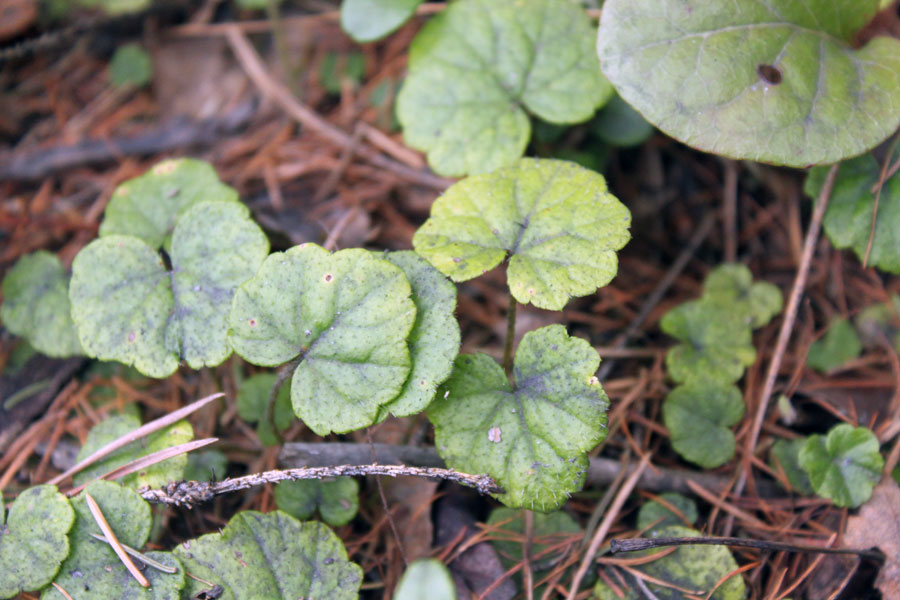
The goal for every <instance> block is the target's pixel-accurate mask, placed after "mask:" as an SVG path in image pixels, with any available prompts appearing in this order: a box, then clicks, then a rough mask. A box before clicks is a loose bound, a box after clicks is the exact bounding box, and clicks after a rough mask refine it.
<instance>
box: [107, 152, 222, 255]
mask: <svg viewBox="0 0 900 600" xmlns="http://www.w3.org/2000/svg"><path fill="white" fill-rule="evenodd" d="M205 201H215V202H237V201H238V195H237V192H235V191H234V190H233V189H231V188H230V187H228V186H227V185H224V184H223V183H222V182H221V181H219V178H218V176H217V175H216V171H215V169H213V168H212V166H211V165H210V164H209V163H205V162H203V161H200V160H195V159H192V158H180V159H175V160H164V161H162V162H161V163H159V164H157V165H156V166H154V167H153V168H152V169H150V170H149V171H148V172H147V173H145V174H143V175H141V176H140V177H135V178H134V179H129V180H128V181H126V182H125V183H123V184H121V185H120V186H119V187H117V188H116V190H115V191H114V192H113V195H112V198H110V201H109V205H108V206H107V207H106V213H105V214H104V217H103V223H101V224H100V236H101V237H102V236H106V235H113V234H125V235H133V236H135V237H139V238H141V239H142V240H144V241H145V242H147V243H148V244H150V245H151V246H153V248H159V247H161V246H162V245H163V244H164V243H165V244H166V246H168V243H169V238H170V236H171V235H172V231H173V230H174V229H175V224H176V222H177V220H178V218H179V217H180V216H181V215H182V214H184V213H185V212H186V211H187V210H188V209H189V208H191V207H192V206H193V205H194V204H197V203H198V202H205Z"/></svg>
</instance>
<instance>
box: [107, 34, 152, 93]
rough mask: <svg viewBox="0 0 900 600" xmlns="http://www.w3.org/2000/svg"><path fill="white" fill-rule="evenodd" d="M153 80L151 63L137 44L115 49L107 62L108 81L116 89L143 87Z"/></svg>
mask: <svg viewBox="0 0 900 600" xmlns="http://www.w3.org/2000/svg"><path fill="white" fill-rule="evenodd" d="M152 78H153V62H152V60H151V58H150V55H149V54H148V53H147V51H146V50H144V49H143V48H141V47H140V46H139V45H138V44H125V45H124V46H119V47H118V48H117V49H116V53H115V54H113V57H112V60H111V61H110V62H109V81H110V83H112V84H113V85H114V86H116V87H125V86H135V87H143V86H145V85H147V83H149V82H150V80H151V79H152Z"/></svg>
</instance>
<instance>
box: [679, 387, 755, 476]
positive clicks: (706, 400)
mask: <svg viewBox="0 0 900 600" xmlns="http://www.w3.org/2000/svg"><path fill="white" fill-rule="evenodd" d="M662 408H663V421H664V422H665V424H666V427H667V428H668V429H669V437H670V440H671V442H672V447H673V448H674V449H675V451H676V452H678V454H679V455H681V457H682V458H684V459H685V460H689V461H690V462H692V463H694V464H697V465H700V466H701V467H703V468H706V469H713V468H715V467H718V466H721V465H723V464H725V463H726V462H728V461H729V460H731V457H732V456H734V434H733V433H732V432H731V430H730V429H728V428H729V427H731V426H732V425H735V424H737V422H738V421H740V420H741V417H743V416H744V399H743V398H742V397H741V391H740V390H739V389H738V388H737V386H735V385H732V384H730V383H724V382H721V381H717V380H707V381H704V380H702V379H692V380H691V381H690V382H688V383H686V384H684V385H680V386H678V387H676V388H675V389H674V390H672V391H671V392H669V395H668V396H666V400H665V402H663V407H662Z"/></svg>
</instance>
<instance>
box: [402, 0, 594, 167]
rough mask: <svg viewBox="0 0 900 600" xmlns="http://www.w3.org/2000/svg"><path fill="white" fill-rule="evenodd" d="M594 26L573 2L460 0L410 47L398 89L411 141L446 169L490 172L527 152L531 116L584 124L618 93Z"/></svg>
mask: <svg viewBox="0 0 900 600" xmlns="http://www.w3.org/2000/svg"><path fill="white" fill-rule="evenodd" d="M594 32H595V29H594V26H593V25H592V24H591V22H590V20H589V19H588V17H587V15H585V14H584V10H583V9H582V8H581V7H580V6H579V5H578V4H577V3H574V2H560V1H559V0H531V1H529V2H521V1H519V0H459V1H457V2H454V3H452V4H450V5H449V6H448V8H447V9H446V10H444V11H443V12H441V13H440V14H439V15H436V16H434V17H433V18H432V19H431V20H430V21H429V22H428V23H427V24H426V25H425V27H423V28H422V30H421V31H420V32H419V34H418V35H417V36H416V38H415V39H414V40H413V42H412V45H411V46H410V53H409V75H408V77H407V79H406V82H405V83H404V84H403V88H402V89H401V90H400V93H399V94H398V96H397V117H398V119H399V120H400V123H401V125H402V126H403V136H404V139H405V140H406V143H407V144H409V145H410V146H412V147H413V148H416V149H419V150H422V151H424V152H427V153H428V163H429V164H430V165H431V167H432V169H434V170H435V172H437V173H440V174H441V175H446V176H462V175H466V174H469V173H487V172H490V171H493V170H495V169H497V168H499V167H503V166H506V165H509V164H511V163H513V162H515V161H516V159H518V158H519V157H521V156H522V153H523V152H524V151H525V146H526V145H527V144H528V139H529V137H530V136H531V124H530V121H529V118H528V114H529V113H530V114H533V115H535V116H537V117H540V118H541V119H543V120H544V121H548V122H551V123H561V124H565V123H579V122H581V121H586V120H587V119H589V118H590V117H591V115H592V114H594V111H595V110H596V109H597V108H598V107H599V106H601V105H602V104H603V103H604V102H606V101H607V100H608V99H609V97H610V96H611V95H612V87H611V86H610V85H609V83H608V82H607V81H606V79H604V77H603V75H602V73H601V72H600V65H599V64H598V62H597V59H596V57H595V56H594V50H593V39H594Z"/></svg>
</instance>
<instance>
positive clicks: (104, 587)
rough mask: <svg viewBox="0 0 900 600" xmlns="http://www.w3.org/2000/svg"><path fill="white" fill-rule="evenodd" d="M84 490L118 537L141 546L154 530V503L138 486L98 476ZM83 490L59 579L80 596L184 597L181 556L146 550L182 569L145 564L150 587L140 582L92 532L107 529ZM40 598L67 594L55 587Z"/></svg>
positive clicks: (85, 599)
mask: <svg viewBox="0 0 900 600" xmlns="http://www.w3.org/2000/svg"><path fill="white" fill-rule="evenodd" d="M84 493H88V494H90V495H91V497H92V498H93V499H94V500H96V501H97V505H98V506H99V507H100V510H101V511H102V512H103V516H104V517H105V518H106V520H107V522H108V523H109V525H110V527H111V528H112V530H113V533H115V534H116V538H117V539H118V540H119V542H121V543H122V544H125V545H126V546H130V547H132V548H135V549H138V550H140V549H141V547H142V546H143V545H144V544H145V543H146V542H147V538H148V537H149V536H150V526H151V523H152V520H151V518H150V505H149V504H147V502H146V501H145V500H144V499H143V498H141V497H140V496H139V495H138V494H137V492H134V491H132V490H130V489H128V488H124V487H121V486H119V485H116V484H114V483H111V482H109V481H96V482H94V483H92V484H90V485H89V486H87V488H85V490H84ZM84 493H82V494H81V495H79V496H76V497H75V498H74V499H73V500H72V506H73V507H74V508H75V527H73V528H72V532H71V533H70V534H69V542H70V544H71V548H72V549H71V552H70V553H69V557H68V558H67V559H66V561H65V562H64V563H63V564H62V568H60V570H59V575H58V576H57V577H56V579H55V582H56V583H57V585H59V586H60V587H62V588H63V589H64V590H66V592H68V593H69V595H71V596H72V597H73V598H75V599H76V600H93V599H96V600H108V599H109V598H116V599H120V600H180V598H181V588H183V587H184V583H185V577H184V569H183V568H182V566H181V563H180V562H179V561H178V559H177V558H175V556H174V555H173V554H171V553H169V552H147V553H146V554H147V556H149V557H150V558H152V559H154V560H156V561H157V562H160V563H162V564H164V565H166V566H169V567H175V568H176V569H178V570H177V572H175V573H174V574H170V573H163V572H162V571H157V570H156V569H153V568H147V569H144V571H143V574H144V576H145V577H146V578H147V579H148V580H149V581H150V587H148V588H144V587H141V585H140V584H139V583H138V582H137V581H136V580H135V579H134V577H132V575H131V574H130V573H129V572H128V570H127V569H126V568H125V565H123V564H122V561H121V560H119V558H118V557H117V556H116V554H115V552H114V551H113V549H112V548H111V547H110V546H109V545H108V544H107V543H105V542H101V541H99V540H97V539H95V538H94V537H92V536H91V533H95V534H97V535H103V533H102V532H101V530H100V527H99V526H98V525H97V522H96V521H95V520H94V517H93V515H92V514H91V511H90V509H89V508H88V506H87V501H86V500H85V498H84ZM41 598H43V599H45V600H48V599H49V600H63V598H64V596H63V595H62V594H61V593H60V592H59V591H57V590H56V589H55V588H52V587H50V588H47V589H46V591H45V592H44V593H43V594H42V595H41Z"/></svg>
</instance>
